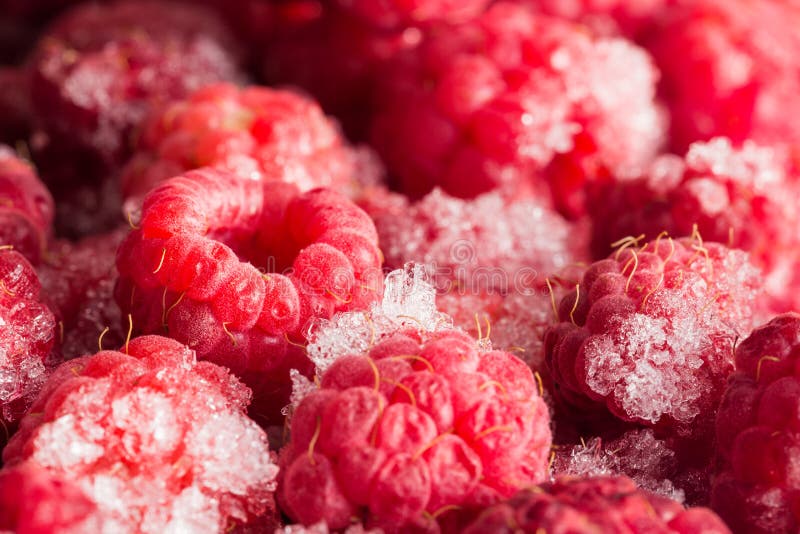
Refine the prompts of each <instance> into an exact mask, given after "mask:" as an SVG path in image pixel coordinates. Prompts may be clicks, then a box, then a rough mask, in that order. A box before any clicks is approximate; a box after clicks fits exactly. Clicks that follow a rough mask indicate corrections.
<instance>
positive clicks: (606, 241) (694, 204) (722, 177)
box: [589, 138, 800, 312]
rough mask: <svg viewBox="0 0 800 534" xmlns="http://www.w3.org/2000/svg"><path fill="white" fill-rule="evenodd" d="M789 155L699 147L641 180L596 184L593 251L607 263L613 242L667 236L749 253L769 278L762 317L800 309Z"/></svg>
mask: <svg viewBox="0 0 800 534" xmlns="http://www.w3.org/2000/svg"><path fill="white" fill-rule="evenodd" d="M791 174H792V171H791V165H790V163H789V161H788V158H787V156H786V154H785V153H784V152H783V151H781V150H779V149H776V148H774V147H768V146H762V145H758V144H756V143H753V142H750V141H746V142H745V143H743V144H742V145H741V146H740V147H735V146H734V145H733V143H732V142H731V141H730V140H729V139H727V138H715V139H712V140H711V141H708V142H698V143H693V144H692V145H691V146H690V147H689V150H688V152H687V153H686V155H685V156H684V157H683V158H679V157H677V156H673V155H666V156H661V157H659V158H658V159H657V160H656V161H655V162H654V163H653V165H652V166H651V168H650V169H649V170H648V172H647V173H645V174H644V175H643V176H642V177H640V178H637V179H634V180H628V181H618V180H610V181H609V182H607V183H602V184H598V185H597V187H596V189H595V190H594V191H592V192H590V195H589V196H590V197H591V198H592V199H593V202H592V203H591V206H592V208H591V212H592V217H593V219H594V225H593V236H592V248H593V252H594V254H595V257H604V256H605V255H606V254H608V252H609V250H610V248H611V247H610V245H611V243H612V242H614V241H616V240H618V239H620V238H622V237H624V236H627V235H640V234H643V235H644V236H645V237H646V238H647V239H654V238H655V237H656V236H657V235H659V234H660V233H661V232H662V231H667V232H669V233H670V234H671V235H689V234H690V233H691V232H692V230H693V228H695V227H696V228H697V229H698V231H699V232H700V234H701V235H702V236H703V238H704V239H706V240H708V241H716V242H718V243H726V244H727V245H728V246H729V247H735V248H739V249H742V250H746V251H747V252H749V253H750V255H751V258H752V261H753V263H754V264H755V265H756V266H758V267H759V268H760V269H761V270H762V271H763V272H764V279H765V280H764V298H763V302H761V303H759V307H760V308H763V309H764V310H763V311H767V312H769V311H770V310H772V311H773V312H775V311H777V312H781V311H788V310H791V309H795V308H797V306H798V305H800V297H798V291H795V290H792V289H789V290H787V288H798V287H800V276H798V274H796V273H797V272H798V265H800V257H798V252H797V249H798V244H800V231H798V229H800V217H798V214H797V213H796V210H795V209H794V207H795V206H796V205H797V204H798V201H800V188H799V187H798V184H797V181H796V179H795V178H794V177H793V176H792V175H791Z"/></svg>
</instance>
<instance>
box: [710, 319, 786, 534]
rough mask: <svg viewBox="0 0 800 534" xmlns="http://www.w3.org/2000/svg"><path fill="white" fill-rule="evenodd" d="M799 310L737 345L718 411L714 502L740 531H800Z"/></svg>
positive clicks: (734, 528)
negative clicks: (797, 474) (799, 463)
mask: <svg viewBox="0 0 800 534" xmlns="http://www.w3.org/2000/svg"><path fill="white" fill-rule="evenodd" d="M799 340H800V315H798V314H796V313H789V314H784V315H779V316H777V317H775V318H774V319H773V320H771V321H770V322H768V323H767V324H765V325H763V326H760V327H758V328H756V329H755V330H753V333H752V334H751V335H750V337H748V338H747V339H746V340H744V341H743V342H742V343H740V344H739V346H738V347H737V348H736V373H735V374H734V375H733V376H731V378H730V381H729V383H728V388H727V390H726V391H725V396H724V398H723V400H722V405H721V407H720V409H719V414H718V415H717V442H718V449H717V450H718V452H719V456H720V468H719V470H718V472H717V476H716V477H715V479H714V486H713V488H712V494H711V504H712V507H713V508H714V510H716V511H717V513H719V514H720V516H721V517H722V518H723V519H725V521H727V522H728V524H729V525H730V526H731V529H733V530H734V531H736V532H752V533H766V532H796V531H797V529H798V528H800V509H798V507H797V502H798V496H800V484H798V482H797V479H796V477H795V475H794V469H795V467H794V466H795V465H796V464H797V461H798V450H800V432H799V431H798V430H799V429H800V423H799V421H800V419H799V417H800V416H799V415H798V414H800V409H798V402H800V395H798V391H800V374H799V373H798V365H797V362H798V361H799V360H800V341H799Z"/></svg>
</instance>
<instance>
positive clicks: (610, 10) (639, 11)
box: [520, 0, 675, 37]
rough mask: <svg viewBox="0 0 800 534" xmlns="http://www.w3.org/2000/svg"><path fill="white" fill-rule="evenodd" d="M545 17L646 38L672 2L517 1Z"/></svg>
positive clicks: (607, 32) (618, 0)
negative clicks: (548, 16) (549, 16)
mask: <svg viewBox="0 0 800 534" xmlns="http://www.w3.org/2000/svg"><path fill="white" fill-rule="evenodd" d="M520 1H522V2H523V3H526V4H531V5H532V6H534V7H536V8H537V9H540V10H541V11H542V12H543V13H547V14H548V15H552V16H556V17H562V18H567V19H570V20H575V21H580V22H581V23H582V24H585V25H587V26H589V27H590V28H592V29H593V30H595V31H597V32H599V33H603V34H607V35H613V34H615V33H622V34H624V35H628V36H631V37H642V36H646V33H645V31H646V30H649V29H650V27H651V26H652V24H653V22H654V19H655V18H657V17H658V16H659V15H662V14H663V12H664V10H665V9H667V6H671V5H672V4H674V3H675V0H520Z"/></svg>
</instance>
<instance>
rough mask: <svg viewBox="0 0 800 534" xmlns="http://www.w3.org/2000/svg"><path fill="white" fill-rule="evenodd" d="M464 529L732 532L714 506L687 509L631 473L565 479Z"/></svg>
mask: <svg viewBox="0 0 800 534" xmlns="http://www.w3.org/2000/svg"><path fill="white" fill-rule="evenodd" d="M463 532H464V533H465V534H478V533H481V532H497V533H509V534H511V533H512V532H630V533H636V534H646V533H650V532H663V533H665V534H666V533H675V534H678V533H680V534H698V533H700V532H702V533H704V534H730V530H728V527H726V526H725V524H724V523H723V522H722V520H720V518H719V517H717V516H716V515H715V514H714V513H713V512H712V511H711V510H709V509H707V508H689V509H688V510H687V509H684V508H683V507H682V506H681V505H680V504H678V503H677V502H675V501H672V500H669V499H666V498H664V497H659V496H657V495H654V494H652V493H649V492H647V491H643V490H640V489H638V488H637V487H636V484H635V483H634V482H633V481H632V480H630V479H629V478H625V477H596V478H586V479H581V478H564V479H561V480H557V481H556V482H553V483H550V484H545V485H543V486H542V487H541V488H534V489H526V490H524V491H521V492H520V493H518V494H517V495H515V496H514V497H512V498H511V499H509V500H508V501H506V502H504V503H501V504H497V505H495V506H492V507H489V508H488V509H486V510H485V511H483V512H482V513H481V514H480V516H479V517H478V518H476V519H475V520H474V521H472V522H471V523H470V524H469V525H467V526H466V528H464V529H463Z"/></svg>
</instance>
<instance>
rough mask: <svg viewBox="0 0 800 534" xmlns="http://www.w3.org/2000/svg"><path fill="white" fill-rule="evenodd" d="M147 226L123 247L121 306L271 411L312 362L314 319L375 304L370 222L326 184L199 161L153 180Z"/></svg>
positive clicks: (376, 263) (377, 258)
mask: <svg viewBox="0 0 800 534" xmlns="http://www.w3.org/2000/svg"><path fill="white" fill-rule="evenodd" d="M140 225H141V227H140V228H139V229H138V230H135V231H133V232H131V234H130V235H129V236H128V238H127V239H126V240H125V241H124V242H123V243H122V245H121V246H120V249H119V251H118V256H117V269H118V270H119V273H120V279H119V282H118V284H117V288H116V297H117V302H118V304H119V305H120V308H121V309H122V312H123V314H127V313H130V314H132V317H133V327H134V330H135V331H136V332H142V333H159V332H163V331H164V330H165V329H166V331H167V332H168V333H169V335H170V336H171V337H174V338H175V339H177V340H179V341H181V342H183V343H186V344H187V345H189V346H190V347H191V348H192V349H194V350H196V351H197V354H198V357H200V358H201V359H210V360H212V361H214V362H216V363H219V364H221V365H225V366H226V367H229V368H230V369H231V370H232V371H233V372H234V373H236V374H237V376H239V377H240V378H242V379H243V380H244V381H245V382H246V383H247V384H248V385H249V386H251V387H252V388H253V389H254V390H255V396H256V401H255V402H254V408H253V409H254V412H253V413H256V412H258V413H259V415H263V416H265V417H267V418H268V419H269V417H270V414H272V416H277V411H278V410H279V409H280V408H281V407H282V406H283V404H282V402H283V403H285V401H286V397H288V387H289V381H288V374H287V373H288V369H289V368H290V367H300V368H307V367H308V363H307V362H308V360H307V359H306V358H305V356H304V355H303V353H302V351H301V350H298V344H299V343H301V342H302V339H303V334H304V330H303V328H304V325H305V323H306V322H307V321H308V320H309V319H311V318H315V317H325V318H327V317H330V316H331V315H333V313H334V312H336V311H342V310H349V309H359V308H363V307H366V306H367V305H368V304H369V303H370V302H371V301H372V300H374V299H375V298H376V297H377V295H378V293H377V291H379V290H380V285H381V283H382V273H381V271H380V266H381V253H380V250H379V249H378V247H377V235H376V232H375V227H374V225H373V224H372V221H370V219H369V217H368V216H367V215H366V214H365V213H364V212H363V211H362V210H361V209H359V208H358V207H357V206H355V205H354V204H352V203H351V202H350V201H349V200H347V199H346V198H345V197H344V196H342V195H340V194H338V193H335V192H333V191H330V190H326V189H315V190H312V191H309V192H307V193H300V192H298V190H297V188H296V187H295V186H294V185H292V184H286V183H282V182H279V181H259V180H249V179H245V178H240V177H238V176H236V175H233V174H230V173H228V172H227V171H222V170H216V169H210V168H206V169H199V170H195V171H190V172H188V173H186V174H184V175H182V176H179V177H176V178H172V179H170V180H168V181H166V182H163V183H161V184H160V185H159V186H157V187H156V188H155V189H153V190H152V191H151V192H150V193H149V194H148V195H147V197H145V200H144V206H143V209H142V218H141V223H140Z"/></svg>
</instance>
